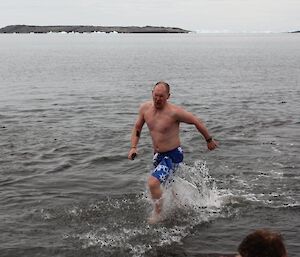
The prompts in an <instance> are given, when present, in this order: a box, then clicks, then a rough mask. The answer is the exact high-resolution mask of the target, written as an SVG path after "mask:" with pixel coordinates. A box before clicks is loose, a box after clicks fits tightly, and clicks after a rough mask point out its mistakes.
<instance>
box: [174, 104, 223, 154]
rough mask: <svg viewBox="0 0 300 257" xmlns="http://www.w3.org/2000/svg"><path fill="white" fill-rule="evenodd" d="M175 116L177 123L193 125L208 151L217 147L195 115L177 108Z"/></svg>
mask: <svg viewBox="0 0 300 257" xmlns="http://www.w3.org/2000/svg"><path fill="white" fill-rule="evenodd" d="M176 116H177V118H178V121H179V122H184V123H187V124H194V125H195V127H196V128H197V130H198V131H199V132H200V133H201V134H202V136H203V137H204V138H205V140H206V142H207V148H208V149H209V150H214V149H215V148H216V147H217V146H218V145H217V142H216V141H215V140H214V139H213V138H212V136H211V135H210V134H209V131H208V129H207V128H206V127H205V125H204V123H203V122H202V121H201V120H200V119H199V118H198V117H196V116H195V115H193V114H192V113H190V112H187V111H185V110H184V109H182V108H178V110H177V112H176Z"/></svg>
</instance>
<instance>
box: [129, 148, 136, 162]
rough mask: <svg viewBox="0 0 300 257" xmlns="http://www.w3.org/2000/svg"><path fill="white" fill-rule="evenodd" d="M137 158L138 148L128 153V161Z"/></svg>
mask: <svg viewBox="0 0 300 257" xmlns="http://www.w3.org/2000/svg"><path fill="white" fill-rule="evenodd" d="M136 156H137V151H136V148H135V147H134V148H131V149H130V151H129V153H128V159H129V160H134V158H135V157H136Z"/></svg>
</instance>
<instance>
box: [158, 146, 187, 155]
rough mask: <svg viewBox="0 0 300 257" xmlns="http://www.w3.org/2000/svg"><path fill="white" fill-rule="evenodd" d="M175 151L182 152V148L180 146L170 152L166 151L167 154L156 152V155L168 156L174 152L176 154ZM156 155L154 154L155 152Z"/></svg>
mask: <svg viewBox="0 0 300 257" xmlns="http://www.w3.org/2000/svg"><path fill="white" fill-rule="evenodd" d="M177 151H180V152H182V148H181V147H180V146H178V147H176V148H174V149H172V150H170V151H167V152H157V153H158V154H162V155H169V154H172V153H174V152H177ZM155 153H156V152H155Z"/></svg>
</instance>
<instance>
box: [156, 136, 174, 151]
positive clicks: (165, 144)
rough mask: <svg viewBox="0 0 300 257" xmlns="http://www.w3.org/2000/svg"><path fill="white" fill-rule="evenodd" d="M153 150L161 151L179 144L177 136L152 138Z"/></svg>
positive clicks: (168, 149)
mask: <svg viewBox="0 0 300 257" xmlns="http://www.w3.org/2000/svg"><path fill="white" fill-rule="evenodd" d="M152 142H153V148H154V152H158V153H163V152H168V151H171V150H173V149H175V148H177V147H179V146H180V140H179V138H178V139H177V138H172V139H167V140H166V139H162V138H159V139H157V140H152Z"/></svg>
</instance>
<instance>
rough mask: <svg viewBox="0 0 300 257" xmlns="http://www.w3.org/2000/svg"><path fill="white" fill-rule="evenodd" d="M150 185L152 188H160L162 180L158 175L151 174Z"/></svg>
mask: <svg viewBox="0 0 300 257" xmlns="http://www.w3.org/2000/svg"><path fill="white" fill-rule="evenodd" d="M148 186H149V188H150V189H157V188H160V181H159V180H158V179H157V178H156V177H153V176H150V177H149V178H148Z"/></svg>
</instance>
